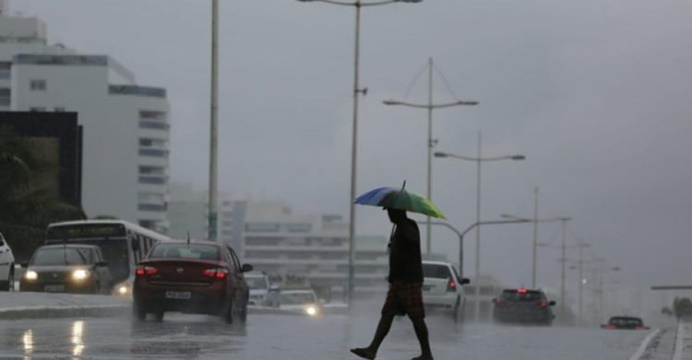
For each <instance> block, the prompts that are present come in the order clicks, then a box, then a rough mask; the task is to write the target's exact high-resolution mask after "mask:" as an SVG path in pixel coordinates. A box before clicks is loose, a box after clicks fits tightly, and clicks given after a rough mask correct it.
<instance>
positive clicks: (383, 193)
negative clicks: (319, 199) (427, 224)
mask: <svg viewBox="0 0 692 360" xmlns="http://www.w3.org/2000/svg"><path fill="white" fill-rule="evenodd" d="M354 203H355V204H359V205H370V206H381V207H384V208H392V209H399V210H406V211H410V212H415V213H419V214H423V215H428V216H432V217H436V218H440V219H444V218H445V214H443V213H442V211H440V209H439V208H438V207H437V206H436V205H435V204H433V202H432V201H430V200H428V199H426V198H424V197H422V196H420V195H416V194H413V193H410V192H408V191H406V190H405V189H395V188H391V187H381V188H378V189H374V190H370V191H368V192H366V193H365V194H363V195H361V196H359V197H358V198H356V201H354Z"/></svg>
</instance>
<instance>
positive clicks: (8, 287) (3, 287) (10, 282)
mask: <svg viewBox="0 0 692 360" xmlns="http://www.w3.org/2000/svg"><path fill="white" fill-rule="evenodd" d="M12 290H14V265H10V271H9V272H8V274H7V280H6V281H0V291H12Z"/></svg>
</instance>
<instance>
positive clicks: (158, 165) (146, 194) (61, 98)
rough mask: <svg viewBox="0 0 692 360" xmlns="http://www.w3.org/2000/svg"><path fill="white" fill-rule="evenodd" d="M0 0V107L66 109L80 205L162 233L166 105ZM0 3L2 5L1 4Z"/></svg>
mask: <svg viewBox="0 0 692 360" xmlns="http://www.w3.org/2000/svg"><path fill="white" fill-rule="evenodd" d="M5 1H6V0H0V111H3V110H5V111H8V110H9V111H72V112H77V113H78V118H79V123H80V125H82V126H83V129H84V134H83V139H84V140H83V141H84V142H83V146H84V148H83V159H82V166H83V168H82V174H83V179H82V205H83V207H84V210H85V211H86V213H87V215H88V216H90V217H93V216H98V215H110V216H115V217H118V218H121V219H124V220H128V221H132V222H135V223H139V224H141V225H143V226H145V227H148V228H151V229H154V230H157V231H160V232H166V231H167V228H168V221H167V216H166V213H167V201H168V174H169V163H168V151H169V150H168V149H169V127H170V123H169V120H168V113H169V105H168V101H167V99H166V90H165V89H162V88H156V87H148V86H140V85H138V84H137V83H136V81H135V76H134V74H132V73H131V72H130V71H129V70H127V69H126V68H125V67H123V66H122V65H120V64H119V63H118V62H117V61H115V60H114V59H112V58H110V57H108V56H105V55H81V54H78V53H76V52H75V51H74V50H71V49H69V48H67V47H65V46H63V45H60V44H58V45H49V44H48V42H47V32H46V25H45V24H44V23H43V22H42V21H41V20H40V19H36V18H24V17H12V16H8V14H7V8H6V2H5ZM2 9H4V11H3V10H2Z"/></svg>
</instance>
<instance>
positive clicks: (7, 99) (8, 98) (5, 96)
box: [0, 89, 12, 106]
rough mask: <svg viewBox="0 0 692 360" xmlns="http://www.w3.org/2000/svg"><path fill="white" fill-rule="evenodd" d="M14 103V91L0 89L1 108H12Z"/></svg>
mask: <svg viewBox="0 0 692 360" xmlns="http://www.w3.org/2000/svg"><path fill="white" fill-rule="evenodd" d="M11 102H12V91H11V90H10V89H0V106H10V105H11Z"/></svg>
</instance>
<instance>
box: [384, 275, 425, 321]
mask: <svg viewBox="0 0 692 360" xmlns="http://www.w3.org/2000/svg"><path fill="white" fill-rule="evenodd" d="M382 315H408V317H409V318H411V319H424V318H425V308H424V307H423V284H422V283H415V284H409V283H403V282H399V281H395V282H394V283H392V284H389V291H388V292H387V300H385V302H384V306H382Z"/></svg>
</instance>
